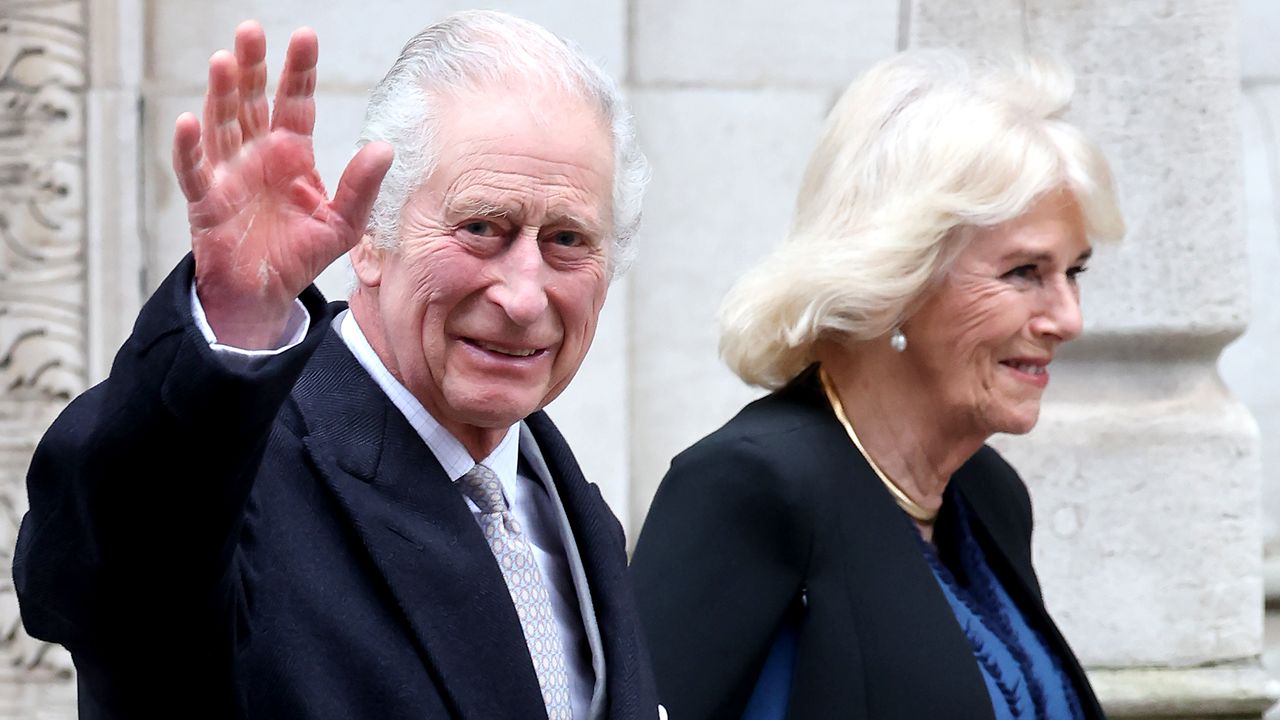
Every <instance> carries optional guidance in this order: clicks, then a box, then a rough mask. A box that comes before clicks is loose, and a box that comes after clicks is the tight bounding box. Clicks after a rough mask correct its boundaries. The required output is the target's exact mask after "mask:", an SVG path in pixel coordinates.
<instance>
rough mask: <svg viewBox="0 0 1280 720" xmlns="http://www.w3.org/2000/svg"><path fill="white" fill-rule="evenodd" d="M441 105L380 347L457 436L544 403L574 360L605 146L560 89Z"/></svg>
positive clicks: (394, 272)
mask: <svg viewBox="0 0 1280 720" xmlns="http://www.w3.org/2000/svg"><path fill="white" fill-rule="evenodd" d="M439 112H440V116H439V117H440V122H439V123H438V125H437V130H438V134H437V136H436V139H435V145H436V147H438V148H439V154H438V159H437V162H436V165H435V168H436V169H435V171H434V172H433V173H432V174H431V176H430V177H429V178H428V180H427V182H426V183H425V185H424V186H423V187H421V188H420V189H419V190H417V191H416V192H415V193H414V194H413V195H411V196H410V198H409V200H408V202H407V203H406V204H405V207H404V210H403V212H402V213H401V216H400V245H399V247H398V248H397V249H395V250H389V251H380V252H379V259H378V264H379V265H380V272H379V274H378V276H377V277H376V279H375V280H374V281H373V283H372V284H376V285H377V288H378V290H377V297H378V304H379V314H380V317H381V324H382V330H383V340H382V343H381V344H382V345H383V347H378V344H375V348H377V349H378V351H379V355H380V356H381V357H382V359H383V362H384V364H386V365H387V368H388V369H389V370H390V371H391V373H392V374H393V375H395V376H396V378H397V379H398V380H399V381H400V382H401V383H402V384H403V385H404V386H405V387H407V388H408V389H409V390H410V391H411V392H412V393H413V394H414V396H415V397H417V398H418V400H419V401H420V402H422V404H423V405H424V406H425V407H426V409H427V411H428V412H430V413H431V414H432V415H433V416H434V417H435V418H436V419H437V420H438V421H439V422H440V423H441V424H442V425H444V426H445V428H446V429H448V430H450V432H452V433H453V434H454V435H455V436H457V437H459V439H463V438H464V437H465V436H467V434H468V433H469V432H470V431H474V430H475V429H476V428H500V429H505V428H506V427H508V426H510V425H511V424H512V423H515V422H517V421H519V420H520V419H522V418H524V417H525V416H527V415H529V414H530V413H532V412H534V411H535V410H537V409H539V408H541V407H543V406H544V405H546V404H547V403H549V402H550V401H551V400H552V399H554V398H555V397H556V396H557V395H559V394H560V392H561V391H562V390H563V389H564V387H565V386H566V385H567V384H568V382H569V380H570V379H571V378H572V377H573V375H574V373H576V372H577V370H578V366H579V365H580V364H581V363H582V359H583V357H584V356H585V355H586V353H587V349H588V348H589V347H590V345H591V339H592V337H593V336H594V334H595V328H596V320H597V318H598V316H599V314H600V308H601V305H602V304H603V303H604V299H605V294H606V291H607V289H608V284H609V257H608V254H609V238H610V229H611V227H612V220H613V218H612V186H613V152H612V144H611V136H610V133H609V128H608V126H607V125H605V124H604V122H603V121H602V119H601V118H600V115H599V113H598V111H596V110H595V109H594V108H592V107H590V106H588V105H587V104H586V103H584V102H583V101H582V100H580V99H578V98H575V97H572V96H570V95H567V94H566V93H564V92H563V91H560V90H555V89H547V90H539V89H528V88H521V89H510V88H504V87H499V88H494V89H490V90H486V91H483V92H467V93H462V94H460V95H457V96H454V97H451V98H446V99H443V102H442V103H441V105H440V106H439ZM358 272H359V271H358ZM369 277H372V276H369ZM366 279H367V278H366V276H365V275H362V276H361V281H362V282H364V283H365V284H366V285H369V284H371V283H370V282H366ZM464 443H465V440H464Z"/></svg>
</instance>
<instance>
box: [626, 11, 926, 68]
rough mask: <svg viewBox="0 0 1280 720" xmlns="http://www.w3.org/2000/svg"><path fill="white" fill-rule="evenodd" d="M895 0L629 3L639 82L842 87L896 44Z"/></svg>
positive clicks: (886, 53) (634, 64)
mask: <svg viewBox="0 0 1280 720" xmlns="http://www.w3.org/2000/svg"><path fill="white" fill-rule="evenodd" d="M900 5H901V3H900V2H899V0H862V1H860V2H843V3H842V2H827V1H825V0H797V1H796V2H790V3H787V5H786V7H785V9H784V8H781V7H780V6H778V5H777V4H776V3H770V2H759V1H758V0H757V1H755V2H733V1H732V0H711V1H710V2H681V1H680V0H637V1H636V2H635V3H634V18H635V20H634V31H633V38H634V43H635V49H634V55H633V59H632V78H633V81H634V82H636V83H638V84H640V85H641V86H649V85H664V84H665V85H682V86H684V85H691V86H712V87H739V88H741V87H764V86H774V87H791V88H795V87H805V88H828V89H830V88H843V87H844V86H845V85H847V84H848V83H849V81H850V80H852V79H853V78H854V76H856V75H857V74H858V73H860V72H861V71H862V70H864V69H866V68H867V67H868V66H869V65H870V64H871V63H873V62H875V61H876V60H879V59H881V58H883V57H884V56H886V55H889V54H890V53H893V52H894V51H895V50H897V48H898V14H899V7H900Z"/></svg>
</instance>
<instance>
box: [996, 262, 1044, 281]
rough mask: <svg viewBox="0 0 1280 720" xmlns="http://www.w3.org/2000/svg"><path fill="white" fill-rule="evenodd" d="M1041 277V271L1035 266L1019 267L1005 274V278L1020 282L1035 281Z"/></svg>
mask: <svg viewBox="0 0 1280 720" xmlns="http://www.w3.org/2000/svg"><path fill="white" fill-rule="evenodd" d="M1039 276H1040V270H1039V269H1038V268H1037V267H1036V266H1035V265H1019V266H1018V267H1016V268H1014V269H1012V270H1010V271H1009V272H1007V273H1005V274H1004V277H1005V278H1014V279H1018V280H1035V279H1036V278H1038V277H1039Z"/></svg>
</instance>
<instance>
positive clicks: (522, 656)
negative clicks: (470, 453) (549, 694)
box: [294, 332, 545, 720]
mask: <svg viewBox="0 0 1280 720" xmlns="http://www.w3.org/2000/svg"><path fill="white" fill-rule="evenodd" d="M294 397H295V399H296V400H297V403H298V406H299V409H300V410H301V413H302V416H303V419H304V422H305V423H306V425H307V428H308V431H309V432H308V435H307V436H306V437H305V438H304V444H305V446H306V448H307V451H308V453H309V454H310V457H311V460H312V462H313V463H314V464H315V467H316V469H317V470H318V471H319V474H320V476H321V477H323V478H324V481H325V483H326V484H327V485H328V487H329V489H330V490H331V491H332V492H333V495H334V497H335V498H336V499H337V501H338V506H339V507H340V508H341V509H342V513H343V515H344V516H345V517H344V518H343V520H344V521H345V522H346V523H348V524H349V525H350V527H351V529H352V530H353V532H354V533H355V534H356V535H357V536H358V537H359V538H360V541H361V542H362V544H363V546H364V549H365V551H366V553H367V556H368V559H369V561H370V564H371V565H372V567H373V569H375V570H376V572H377V575H378V576H380V578H381V580H382V581H383V582H384V583H385V585H386V588H387V590H389V592H390V596H391V597H392V598H393V599H394V602H395V605H396V607H397V608H398V610H399V614H400V615H401V617H403V619H404V621H405V624H406V629H407V631H408V634H409V635H410V636H411V637H412V639H413V642H414V643H415V645H416V646H417V648H418V651H419V653H420V654H421V655H422V657H423V661H424V664H426V666H427V667H428V669H429V670H430V671H431V672H432V674H433V675H434V677H435V679H436V681H437V682H438V683H439V684H440V685H441V686H442V687H443V688H444V690H445V693H446V694H447V696H448V699H449V700H450V701H451V702H452V705H453V708H454V711H455V713H456V714H457V715H458V716H460V717H467V718H473V717H475V718H481V717H482V718H494V719H495V720H497V719H500V718H510V719H511V720H526V719H527V718H533V717H542V716H544V713H545V710H544V708H543V704H542V697H541V692H540V690H539V688H538V681H537V676H536V675H535V674H534V671H533V666H532V663H531V662H530V659H529V653H528V650H527V648H526V646H525V643H524V635H523V632H522V631H521V629H520V623H519V619H518V618H517V616H516V612H515V608H514V606H513V605H512V603H511V597H510V594H509V593H508V591H507V587H506V584H505V582H504V581H503V578H502V574H501V572H500V571H499V569H498V566H497V563H496V562H495V561H494V558H493V555H492V553H491V551H490V550H489V546H488V544H487V543H486V541H485V539H484V535H483V533H482V532H481V530H480V528H479V526H477V524H476V522H475V520H474V518H473V517H472V515H471V513H470V511H469V510H468V508H467V505H466V502H465V501H464V500H463V498H462V496H461V494H459V493H458V491H457V490H456V489H455V488H454V487H453V485H452V483H450V482H449V479H448V477H447V476H446V474H445V472H444V470H443V468H441V467H440V464H439V462H438V461H437V460H436V459H435V456H434V455H433V454H432V453H431V451H430V450H429V449H428V448H427V447H426V445H425V443H423V441H422V439H421V438H420V437H418V435H417V433H416V432H415V431H414V430H413V428H412V426H411V425H409V423H408V421H407V420H406V419H405V418H404V416H403V415H401V414H400V412H399V411H398V410H397V409H396V408H395V407H394V406H393V405H392V404H391V402H390V400H388V399H387V397H386V396H385V394H384V393H383V392H382V390H381V389H380V388H378V386H377V385H376V384H375V383H374V382H373V380H372V379H371V378H370V377H369V375H368V374H367V373H366V372H365V370H364V368H362V367H361V366H360V365H359V363H358V362H357V361H356V359H355V358H354V356H352V355H351V353H350V352H349V351H348V350H347V348H346V346H345V345H344V344H343V342H342V340H341V339H340V338H339V337H338V336H337V334H336V333H333V332H330V333H329V336H328V337H327V338H326V339H325V341H324V342H323V343H322V344H321V346H320V348H318V349H317V351H316V354H315V356H314V357H313V358H312V361H311V363H310V365H309V366H308V369H307V371H306V372H305V373H304V375H303V377H302V378H300V380H299V382H298V384H297V386H296V387H295V390H294ZM499 683H500V684H501V688H502V689H501V692H498V691H497V690H496V689H495V685H497V684H499Z"/></svg>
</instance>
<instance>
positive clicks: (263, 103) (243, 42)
mask: <svg viewBox="0 0 1280 720" xmlns="http://www.w3.org/2000/svg"><path fill="white" fill-rule="evenodd" d="M236 64H238V65H239V66H240V86H239V92H240V108H239V118H240V133H241V135H242V138H243V141H245V142H248V141H250V140H253V139H254V138H257V137H259V136H261V135H262V134H263V133H265V132H266V131H267V123H268V122H269V119H270V115H271V110H270V108H269V107H268V105H267V36H266V34H265V33H264V32H263V31H262V26H261V25H259V24H258V23H257V22H256V21H254V20H246V21H244V22H242V23H240V26H239V27H237V28H236Z"/></svg>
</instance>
